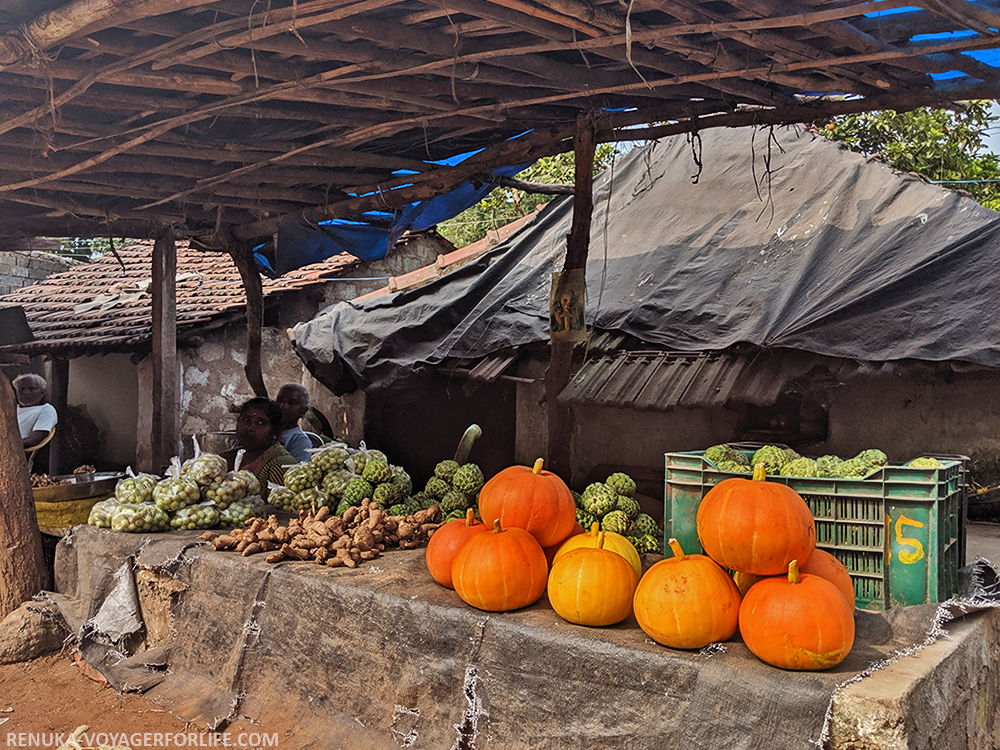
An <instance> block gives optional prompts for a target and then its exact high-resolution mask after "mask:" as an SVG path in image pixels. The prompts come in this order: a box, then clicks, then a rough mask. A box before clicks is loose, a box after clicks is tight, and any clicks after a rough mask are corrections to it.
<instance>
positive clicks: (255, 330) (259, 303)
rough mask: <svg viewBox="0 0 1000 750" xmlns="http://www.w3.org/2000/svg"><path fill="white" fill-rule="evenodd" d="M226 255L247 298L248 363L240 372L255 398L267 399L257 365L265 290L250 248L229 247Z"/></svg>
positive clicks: (262, 324) (258, 364) (260, 372)
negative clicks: (240, 280) (235, 270)
mask: <svg viewBox="0 0 1000 750" xmlns="http://www.w3.org/2000/svg"><path fill="white" fill-rule="evenodd" d="M228 252H229V254H230V255H231V256H232V258H233V263H235V264H236V268H237V270H238V271H239V272H240V278H241V279H243V289H244V290H245V291H246V295H247V361H246V364H245V365H244V366H243V371H244V372H245V373H246V376H247V382H248V383H249V384H250V387H251V388H252V389H253V392H254V395H255V396H262V397H263V398H267V387H266V386H265V385H264V373H263V370H262V368H261V364H260V352H261V330H262V328H263V326H264V288H263V285H262V284H261V281H260V272H259V271H258V270H257V266H256V264H255V263H254V261H253V251H252V250H251V249H250V246H249V245H245V244H244V245H239V246H235V247H231V248H230V249H229V251H228Z"/></svg>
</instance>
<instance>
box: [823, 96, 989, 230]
mask: <svg viewBox="0 0 1000 750" xmlns="http://www.w3.org/2000/svg"><path fill="white" fill-rule="evenodd" d="M990 105H991V102H990V101H989V100H984V99H980V100H974V101H966V102H962V103H961V106H960V107H957V108H956V110H955V111H952V110H947V109H929V108H926V107H925V108H923V109H915V110H913V111H912V112H896V111H894V110H883V111H878V112H864V113H861V114H856V115H844V116H841V117H835V118H834V119H833V120H832V121H831V122H830V123H829V124H828V125H827V126H826V128H825V129H824V130H823V131H822V132H823V134H824V135H826V136H827V137H828V138H831V139H833V140H835V141H840V142H842V143H844V144H845V145H846V146H847V147H848V148H850V149H851V150H852V151H860V152H862V153H866V154H876V153H877V154H879V155H880V156H881V157H882V158H883V159H885V161H886V162H887V163H889V164H891V165H892V166H894V167H895V168H896V169H900V170H903V171H905V172H916V173H918V174H921V175H923V176H924V177H926V178H927V179H929V180H932V181H935V182H939V181H940V182H941V184H942V187H947V188H952V189H957V190H966V191H968V192H969V193H971V194H972V197H973V198H975V199H976V200H977V201H978V202H979V203H980V204H982V205H983V206H986V207H987V208H991V209H993V210H994V211H997V210H1000V156H997V155H996V154H993V153H990V152H989V151H987V150H986V148H985V146H984V145H983V139H984V138H985V135H986V131H987V129H988V128H989V127H990V124H991V123H994V122H996V121H997V120H1000V117H997V116H996V115H993V114H991V112H990ZM991 180H998V181H997V182H991Z"/></svg>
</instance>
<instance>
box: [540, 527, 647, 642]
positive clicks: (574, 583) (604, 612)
mask: <svg viewBox="0 0 1000 750" xmlns="http://www.w3.org/2000/svg"><path fill="white" fill-rule="evenodd" d="M604 534H605V532H601V533H600V536H599V538H598V540H597V545H596V546H595V547H579V548H577V549H574V550H570V551H569V552H567V553H566V554H561V555H559V556H558V557H557V558H556V560H555V561H554V562H553V563H552V570H551V571H550V572H549V582H548V593H549V603H550V604H551V605H552V609H554V610H555V611H556V614H557V615H559V616H560V617H561V618H563V619H564V620H567V621H569V622H572V623H575V624H577V625H590V626H593V627H602V626H604V625H614V624H615V623H618V622H621V621H622V620H624V619H625V618H626V617H628V616H629V615H630V614H632V596H633V595H634V594H635V587H636V584H637V583H638V582H639V576H638V575H637V574H636V572H635V571H634V570H633V569H632V566H631V565H629V563H628V561H626V560H625V558H624V557H622V556H621V555H619V554H618V553H617V552H612V551H611V550H609V549H604Z"/></svg>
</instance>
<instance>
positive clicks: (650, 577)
mask: <svg viewBox="0 0 1000 750" xmlns="http://www.w3.org/2000/svg"><path fill="white" fill-rule="evenodd" d="M669 544H670V549H671V550H673V553H674V556H673V557H668V558H665V559H663V560H660V561H659V562H658V563H656V564H655V565H653V566H652V567H651V568H650V569H649V570H647V571H646V574H645V575H643V577H642V578H641V579H639V585H638V586H637V587H636V590H635V598H634V600H633V609H634V610H635V619H636V620H638V622H639V627H641V628H642V629H643V631H644V632H645V633H646V635H648V636H649V637H650V638H652V639H653V640H654V641H656V642H657V643H662V644H663V645H664V646H670V647H671V648H702V647H704V646H707V645H708V644H709V643H715V642H716V641H724V640H726V639H727V638H730V637H731V636H732V635H733V633H735V632H736V624H737V622H738V618H739V609H740V592H739V591H738V590H737V588H736V584H735V583H733V579H732V578H730V577H729V574H728V573H726V571H724V570H723V569H722V568H720V567H719V566H718V565H716V564H715V562H713V561H712V559H711V558H709V557H706V556H705V555H685V554H684V551H683V550H682V549H681V546H680V544H679V543H678V542H677V540H676V539H671V540H669Z"/></svg>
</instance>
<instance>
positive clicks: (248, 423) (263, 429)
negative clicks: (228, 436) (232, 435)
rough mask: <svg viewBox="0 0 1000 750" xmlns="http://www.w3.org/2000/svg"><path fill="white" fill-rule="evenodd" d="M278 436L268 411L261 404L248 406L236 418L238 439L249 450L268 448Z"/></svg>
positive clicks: (241, 445) (258, 450)
mask: <svg viewBox="0 0 1000 750" xmlns="http://www.w3.org/2000/svg"><path fill="white" fill-rule="evenodd" d="M276 438H277V433H275V432H274V430H273V429H272V428H271V420H269V419H268V418H267V412H266V411H265V410H264V409H263V408H262V407H260V406H248V407H247V408H246V410H245V411H244V412H243V413H242V414H240V417H239V419H237V420H236V439H237V440H239V442H240V447H241V448H243V449H244V450H247V451H255V452H260V451H264V450H267V449H268V448H270V447H271V445H272V444H273V443H274V441H275V439H276Z"/></svg>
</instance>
